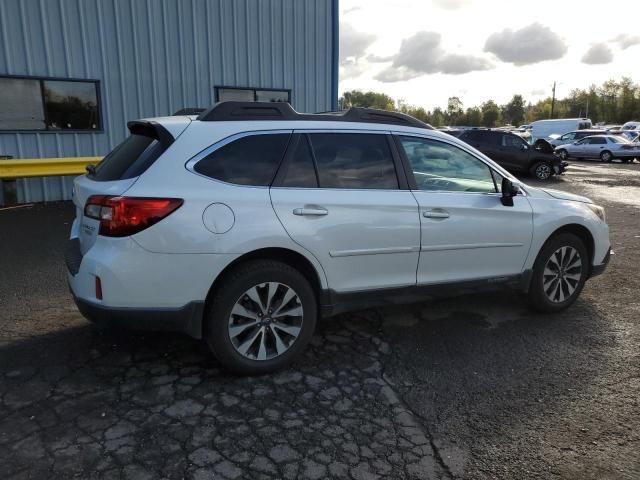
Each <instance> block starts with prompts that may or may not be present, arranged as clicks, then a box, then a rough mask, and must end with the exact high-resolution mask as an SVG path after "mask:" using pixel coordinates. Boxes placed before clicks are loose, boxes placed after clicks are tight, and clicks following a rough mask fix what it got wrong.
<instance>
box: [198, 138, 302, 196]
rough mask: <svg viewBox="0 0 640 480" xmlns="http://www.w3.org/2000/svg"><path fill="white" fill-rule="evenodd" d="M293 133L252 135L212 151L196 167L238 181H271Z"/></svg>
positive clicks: (230, 181)
mask: <svg viewBox="0 0 640 480" xmlns="http://www.w3.org/2000/svg"><path fill="white" fill-rule="evenodd" d="M289 137H290V135H289V134H288V133H278V134H272V135H250V136H247V137H242V138H239V139H238V140H235V141H233V142H231V143H228V144H227V145H224V146H223V147H220V148H219V149H217V150H215V151H213V152H211V153H210V154H209V155H207V156H206V157H204V158H203V159H202V160H200V161H199V162H198V163H196V165H195V167H194V170H195V171H196V172H198V173H200V174H202V175H206V176H207V177H211V178H215V179H217V180H222V181H223V182H228V183H235V184H238V185H253V186H267V185H270V184H271V181H272V180H273V176H274V175H275V173H276V170H277V168H278V165H279V164H280V160H281V159H282V156H283V155H284V151H285V149H286V148H287V143H288V142H289Z"/></svg>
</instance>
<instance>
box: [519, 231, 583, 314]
mask: <svg viewBox="0 0 640 480" xmlns="http://www.w3.org/2000/svg"><path fill="white" fill-rule="evenodd" d="M588 274H589V257H588V253H587V249H586V247H585V245H584V243H583V242H582V240H580V239H579V238H578V237H577V236H575V235H573V234H570V233H563V234H560V235H556V236H555V237H552V238H550V239H549V240H548V241H547V243H546V244H545V245H544V247H542V250H540V253H539V254H538V258H537V259H536V262H535V264H534V267H533V273H532V276H531V285H530V286H529V294H528V295H529V303H530V305H531V306H532V307H533V308H534V309H535V310H538V311H541V312H557V311H560V310H564V309H565V308H567V307H569V306H570V305H571V304H572V303H573V302H575V300H576V298H578V295H580V292H581V291H582V288H583V287H584V283H585V282H586V281H587V276H588Z"/></svg>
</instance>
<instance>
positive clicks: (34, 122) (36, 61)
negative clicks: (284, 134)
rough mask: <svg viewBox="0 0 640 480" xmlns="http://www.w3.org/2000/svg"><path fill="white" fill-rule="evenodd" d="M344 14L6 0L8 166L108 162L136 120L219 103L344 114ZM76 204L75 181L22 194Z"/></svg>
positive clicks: (33, 185)
mask: <svg viewBox="0 0 640 480" xmlns="http://www.w3.org/2000/svg"><path fill="white" fill-rule="evenodd" d="M337 3H338V1H337V0H0V157H1V156H12V157H14V158H43V157H77V156H101V155H104V154H106V153H107V152H108V151H109V150H110V149H111V148H113V147H114V146H115V145H116V144H118V143H119V142H120V141H122V139H123V138H124V137H125V136H126V134H127V128H126V123H127V121H129V120H132V119H136V118H143V117H152V116H162V115H169V114H172V113H173V112H175V111H177V110H180V109H182V108H185V107H198V106H199V107H204V106H208V105H211V104H212V103H214V102H215V101H217V100H225V99H244V100H252V99H253V100H289V101H290V102H291V104H292V105H293V106H294V108H295V109H297V110H298V111H303V112H316V111H326V110H331V109H335V108H336V107H337V96H338V92H337V88H338V85H337V84H338V8H337V7H338V5H337ZM0 161H2V160H0ZM70 193H71V178H69V177H48V178H33V179H19V180H18V183H17V197H18V201H19V202H31V201H42V200H60V199H68V198H70ZM1 200H2V198H1V192H0V201H1Z"/></svg>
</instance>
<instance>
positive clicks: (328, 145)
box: [309, 133, 398, 189]
mask: <svg viewBox="0 0 640 480" xmlns="http://www.w3.org/2000/svg"><path fill="white" fill-rule="evenodd" d="M309 138H310V139H311V144H312V146H313V151H314V154H315V158H316V164H317V167H318V177H319V181H320V187H321V188H366V189H397V188H398V178H397V176H396V170H395V167H394V164H393V157H392V156H391V151H390V150H389V144H388V142H387V138H386V135H376V134H365V133H360V134H350V133H312V134H310V135H309Z"/></svg>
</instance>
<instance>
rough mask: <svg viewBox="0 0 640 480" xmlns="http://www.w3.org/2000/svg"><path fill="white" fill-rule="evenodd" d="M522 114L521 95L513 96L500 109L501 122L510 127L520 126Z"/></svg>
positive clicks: (523, 107)
mask: <svg viewBox="0 0 640 480" xmlns="http://www.w3.org/2000/svg"><path fill="white" fill-rule="evenodd" d="M524 113H525V104H524V98H522V95H514V96H513V98H512V99H511V101H510V102H509V103H507V104H506V105H504V106H503V107H502V121H503V122H507V123H510V124H511V125H521V124H522V122H523V120H524Z"/></svg>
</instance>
